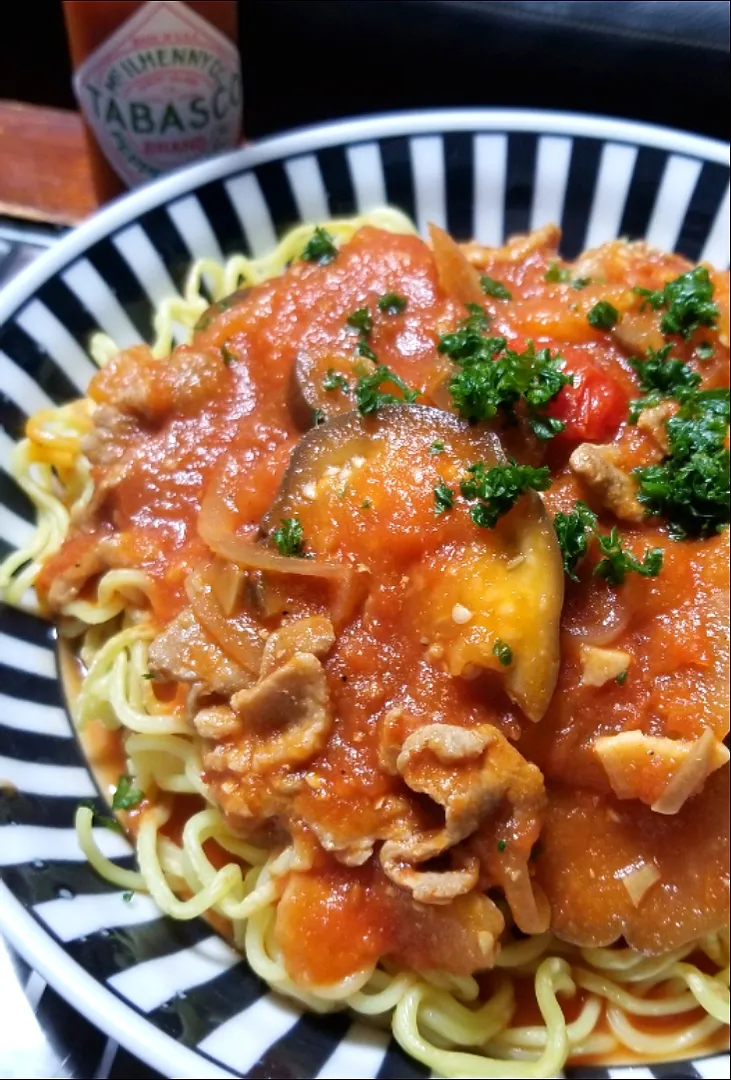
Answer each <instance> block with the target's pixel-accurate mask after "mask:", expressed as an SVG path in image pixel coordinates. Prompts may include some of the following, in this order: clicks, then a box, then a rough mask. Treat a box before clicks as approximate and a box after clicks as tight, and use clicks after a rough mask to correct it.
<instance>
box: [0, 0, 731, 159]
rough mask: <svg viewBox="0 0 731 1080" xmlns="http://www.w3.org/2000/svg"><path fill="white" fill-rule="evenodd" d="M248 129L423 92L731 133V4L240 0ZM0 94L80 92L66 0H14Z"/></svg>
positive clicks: (1, 60)
mask: <svg viewBox="0 0 731 1080" xmlns="http://www.w3.org/2000/svg"><path fill="white" fill-rule="evenodd" d="M239 20H240V39H241V51H242V56H243V64H244V83H245V90H246V133H247V135H249V136H250V137H257V136H260V135H264V134H268V133H270V132H272V131H277V130H281V129H282V128H288V127H293V126H297V125H301V124H306V123H312V122H315V121H318V120H326V119H331V118H334V117H341V116H352V115H355V114H358V113H369V112H382V111H386V110H392V109H408V108H417V107H423V106H440V105H443V106H449V105H497V106H501V105H503V106H529V107H538V108H553V109H569V110H575V111H579V112H591V113H603V114H605V115H612V116H623V117H630V118H634V119H640V120H649V121H654V122H656V123H663V124H669V125H671V126H675V127H681V128H686V129H688V130H691V131H697V132H702V133H705V134H708V135H714V136H716V137H719V138H723V139H726V138H727V137H728V118H729V4H728V3H727V2H724V0H721V2H700V0H692V2H670V3H667V2H654V3H634V2H624V3H601V2H593V3H583V2H572V3H552V2H543V3H522V2H516V0H512V2H507V3H505V2H504V3H493V2H491V0H240V3H239ZM0 98H11V99H15V100H20V101H31V102H36V103H39V104H47V105H59V106H66V107H71V106H73V98H72V94H71V85H70V65H69V61H68V54H67V50H66V45H65V34H64V27H63V16H62V10H61V3H60V0H43V2H42V3H40V2H38V0H36V2H28V0H26V2H25V3H22V4H14V5H13V7H12V30H11V29H10V24H9V23H8V21H7V20H6V23H5V29H4V31H3V34H2V36H1V37H0Z"/></svg>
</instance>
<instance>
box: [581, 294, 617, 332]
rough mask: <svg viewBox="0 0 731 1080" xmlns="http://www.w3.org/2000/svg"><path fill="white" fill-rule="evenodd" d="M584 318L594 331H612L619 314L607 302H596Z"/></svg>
mask: <svg viewBox="0 0 731 1080" xmlns="http://www.w3.org/2000/svg"><path fill="white" fill-rule="evenodd" d="M586 318H587V320H588V322H589V325H590V326H593V327H594V329H595V330H613V329H614V327H615V326H616V325H617V323H618V322H619V312H618V311H617V309H616V307H615V306H614V304H610V303H609V301H608V300H598V301H597V303H596V304H594V307H593V308H591V309H590V311H589V313H588V314H587V316H586Z"/></svg>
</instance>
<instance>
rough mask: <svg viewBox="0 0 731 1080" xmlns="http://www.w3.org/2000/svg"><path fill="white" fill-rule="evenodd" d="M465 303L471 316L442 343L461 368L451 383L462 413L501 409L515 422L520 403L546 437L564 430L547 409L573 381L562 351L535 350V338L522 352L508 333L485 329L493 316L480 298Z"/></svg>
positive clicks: (480, 414)
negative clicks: (491, 332)
mask: <svg viewBox="0 0 731 1080" xmlns="http://www.w3.org/2000/svg"><path fill="white" fill-rule="evenodd" d="M467 309H468V311H469V315H468V317H467V318H466V319H463V320H462V321H461V322H460V323H459V325H458V327H457V329H456V330H454V331H452V332H451V333H449V334H444V335H443V336H442V337H441V338H440V340H439V345H438V349H439V352H440V353H443V354H446V355H447V356H449V358H450V359H451V360H452V361H453V362H454V363H455V364H458V365H459V366H460V367H461V369H462V370H461V371H459V372H457V374H456V375H454V376H453V377H452V379H451V380H450V383H449V392H450V394H451V395H452V400H453V402H454V405H455V408H456V409H457V411H458V413H459V414H460V416H463V417H464V418H465V419H466V420H469V421H470V422H472V423H476V422H479V421H482V420H492V419H493V418H494V417H495V416H497V415H498V413H500V414H501V415H502V416H504V418H505V419H506V420H507V421H508V423H515V422H516V419H517V413H516V406H517V405H518V404H522V407H523V409H524V411H525V413H526V415H527V418H528V423H529V426H530V427H531V429H532V431H533V432H534V434H535V435H537V436H538V438H539V439H542V440H547V439H551V438H553V436H554V435H557V434H558V433H559V432H560V431H562V430H563V427H564V425H563V422H562V421H560V420H555V419H553V418H552V417H549V416H547V415H546V414H545V412H544V411H543V410H545V407H546V406H547V405H548V404H549V402H550V401H552V400H553V398H554V397H555V396H556V394H558V392H559V391H560V390H561V388H562V387H563V386H566V385H567V384H569V383H571V382H573V378H572V376H571V375H566V374H564V372H563V371H562V370H561V367H562V365H563V357H561V356H560V355H559V354H558V353H556V354H555V355H553V356H552V355H551V352H550V350H549V349H540V350H538V351H536V348H535V346H534V345H533V343H532V342H529V343H528V346H527V347H526V349H525V350H524V351H523V352H522V353H518V352H515V351H514V350H513V349H509V348H508V347H507V341H506V340H505V338H504V337H491V336H488V335H487V334H486V333H485V331H487V329H488V328H489V325H490V319H489V316H488V315H487V313H486V312H485V311H484V309H483V308H482V307H481V306H480V305H479V304H468V305H467Z"/></svg>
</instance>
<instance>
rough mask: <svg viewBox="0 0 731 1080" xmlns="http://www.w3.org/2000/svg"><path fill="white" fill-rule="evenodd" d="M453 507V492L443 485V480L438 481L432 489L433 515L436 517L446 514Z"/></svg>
mask: <svg viewBox="0 0 731 1080" xmlns="http://www.w3.org/2000/svg"><path fill="white" fill-rule="evenodd" d="M453 506H454V492H453V491H452V489H451V488H450V487H447V485H446V484H445V483H444V480H442V479H441V477H440V479H439V483H438V484H437V486H436V487H435V488H434V513H435V514H436V516H437V517H439V516H440V514H444V513H446V511H447V510H451V509H452V507H453Z"/></svg>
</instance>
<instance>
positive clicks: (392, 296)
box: [378, 292, 408, 315]
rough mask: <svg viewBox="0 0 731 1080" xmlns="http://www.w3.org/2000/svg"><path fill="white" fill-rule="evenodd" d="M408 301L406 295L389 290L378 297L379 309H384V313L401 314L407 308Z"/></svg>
mask: <svg viewBox="0 0 731 1080" xmlns="http://www.w3.org/2000/svg"><path fill="white" fill-rule="evenodd" d="M407 303H408V301H407V299H406V297H405V296H399V294H398V293H395V292H387V293H384V294H383V296H379V297H378V310H379V311H382V312H383V313H384V315H400V314H401V312H402V311H405V310H406V304H407Z"/></svg>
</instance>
